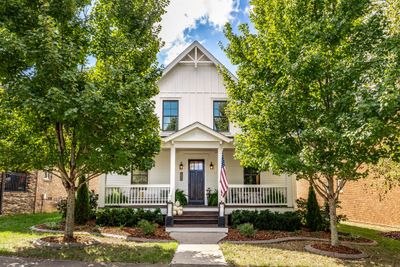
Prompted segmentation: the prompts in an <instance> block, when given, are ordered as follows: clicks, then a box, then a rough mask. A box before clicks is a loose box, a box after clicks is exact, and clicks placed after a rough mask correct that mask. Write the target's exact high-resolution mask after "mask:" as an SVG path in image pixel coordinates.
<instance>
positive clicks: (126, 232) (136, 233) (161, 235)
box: [100, 226, 173, 240]
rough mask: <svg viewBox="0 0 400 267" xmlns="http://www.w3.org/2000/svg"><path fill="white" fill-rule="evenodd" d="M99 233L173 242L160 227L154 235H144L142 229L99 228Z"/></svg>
mask: <svg viewBox="0 0 400 267" xmlns="http://www.w3.org/2000/svg"><path fill="white" fill-rule="evenodd" d="M100 231H101V232H102V233H107V234H114V235H122V236H126V237H137V238H147V239H158V240H173V239H172V238H171V237H170V236H169V234H168V233H167V232H166V231H165V228H164V227H162V226H159V227H157V229H156V231H155V233H154V235H145V234H144V233H143V232H142V229H140V228H137V227H122V228H120V227H101V228H100Z"/></svg>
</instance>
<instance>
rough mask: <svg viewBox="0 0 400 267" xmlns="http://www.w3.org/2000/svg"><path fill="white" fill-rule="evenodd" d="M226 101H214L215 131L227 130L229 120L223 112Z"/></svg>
mask: <svg viewBox="0 0 400 267" xmlns="http://www.w3.org/2000/svg"><path fill="white" fill-rule="evenodd" d="M226 103H227V102H226V101H214V105H213V116H214V130H215V131H217V132H229V121H228V117H227V116H226V112H225V109H226Z"/></svg>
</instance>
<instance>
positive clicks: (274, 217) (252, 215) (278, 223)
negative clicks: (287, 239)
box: [231, 210, 302, 232]
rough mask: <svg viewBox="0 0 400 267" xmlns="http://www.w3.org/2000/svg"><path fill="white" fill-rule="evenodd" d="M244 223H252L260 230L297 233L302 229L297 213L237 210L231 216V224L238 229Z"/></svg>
mask: <svg viewBox="0 0 400 267" xmlns="http://www.w3.org/2000/svg"><path fill="white" fill-rule="evenodd" d="M244 223H251V224H253V225H254V227H255V228H256V229H258V230H276V231H291V232H292V231H296V230H300V229H301V227H302V223H301V216H300V214H299V213H297V212H290V211H288V212H285V213H279V212H271V211H269V210H263V211H249V210H235V211H233V212H232V214H231V224H232V226H233V227H237V226H239V225H241V224H244Z"/></svg>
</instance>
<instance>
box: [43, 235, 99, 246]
mask: <svg viewBox="0 0 400 267" xmlns="http://www.w3.org/2000/svg"><path fill="white" fill-rule="evenodd" d="M40 240H42V241H45V242H49V243H55V244H65V243H76V244H83V245H87V244H90V243H93V242H95V241H96V240H95V239H94V238H91V237H89V236H74V238H72V239H71V240H68V241H67V242H65V241H64V237H63V236H47V237H43V238H41V239H40Z"/></svg>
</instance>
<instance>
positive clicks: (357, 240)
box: [339, 236, 374, 244]
mask: <svg viewBox="0 0 400 267" xmlns="http://www.w3.org/2000/svg"><path fill="white" fill-rule="evenodd" d="M339 240H340V241H346V242H353V243H371V244H372V243H374V240H371V239H368V238H364V237H342V236H339Z"/></svg>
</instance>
